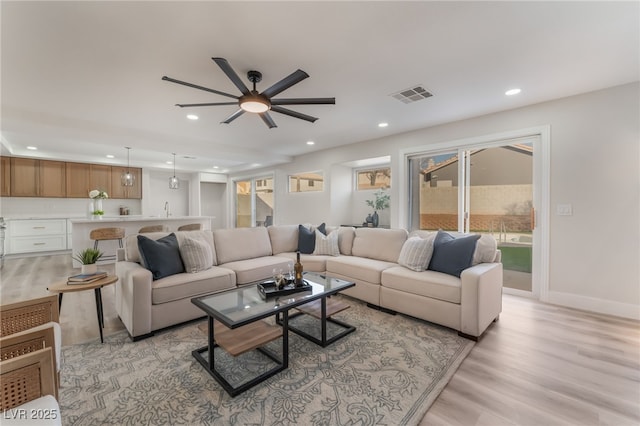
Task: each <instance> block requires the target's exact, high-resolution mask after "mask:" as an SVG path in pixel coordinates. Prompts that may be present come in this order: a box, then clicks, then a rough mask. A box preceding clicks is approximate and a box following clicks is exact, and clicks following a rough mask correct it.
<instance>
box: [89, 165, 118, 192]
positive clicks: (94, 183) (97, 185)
mask: <svg viewBox="0 0 640 426" xmlns="http://www.w3.org/2000/svg"><path fill="white" fill-rule="evenodd" d="M89 181H90V187H91V189H97V190H99V191H106V193H107V194H109V197H110V198H113V196H112V194H111V166H105V165H104V164H91V165H90V167H89ZM91 189H90V190H91Z"/></svg>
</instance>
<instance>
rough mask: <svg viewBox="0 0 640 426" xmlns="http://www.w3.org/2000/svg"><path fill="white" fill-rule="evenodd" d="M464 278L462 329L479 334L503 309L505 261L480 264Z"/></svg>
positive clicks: (468, 270) (461, 295)
mask: <svg viewBox="0 0 640 426" xmlns="http://www.w3.org/2000/svg"><path fill="white" fill-rule="evenodd" d="M460 278H461V281H462V282H461V294H460V305H461V306H460V308H461V309H460V315H461V318H460V332H462V333H464V334H466V335H469V336H474V337H479V336H480V335H481V334H482V333H483V332H484V330H486V329H487V327H488V326H489V324H491V322H492V321H493V320H495V319H496V318H498V316H499V315H500V312H502V263H480V264H478V265H475V266H472V267H470V268H467V269H465V270H464V271H462V275H461V276H460Z"/></svg>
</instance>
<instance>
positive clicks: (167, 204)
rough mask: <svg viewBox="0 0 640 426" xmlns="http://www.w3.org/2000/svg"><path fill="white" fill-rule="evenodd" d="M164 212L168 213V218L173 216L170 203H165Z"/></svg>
mask: <svg viewBox="0 0 640 426" xmlns="http://www.w3.org/2000/svg"><path fill="white" fill-rule="evenodd" d="M164 211H165V212H167V217H169V216H171V212H170V210H169V202H168V201H165V202H164Z"/></svg>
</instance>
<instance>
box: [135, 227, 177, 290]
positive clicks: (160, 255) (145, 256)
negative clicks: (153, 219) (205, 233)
mask: <svg viewBox="0 0 640 426" xmlns="http://www.w3.org/2000/svg"><path fill="white" fill-rule="evenodd" d="M138 249H139V250H140V257H141V258H142V262H143V265H144V267H145V268H147V269H148V270H150V271H151V274H152V275H153V279H154V280H159V279H160V278H164V277H168V276H169V275H174V274H179V273H181V272H184V265H183V264H182V259H181V258H180V249H179V248H178V239H177V238H176V234H174V233H173V232H172V233H171V234H169V235H167V236H166V237H163V238H160V239H159V240H156V241H154V240H152V239H150V238H147V237H145V236H144V235H138Z"/></svg>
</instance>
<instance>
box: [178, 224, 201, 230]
mask: <svg viewBox="0 0 640 426" xmlns="http://www.w3.org/2000/svg"><path fill="white" fill-rule="evenodd" d="M201 229H202V225H201V224H199V223H190V224H188V225H182V226H179V227H178V231H199V230H201Z"/></svg>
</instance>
